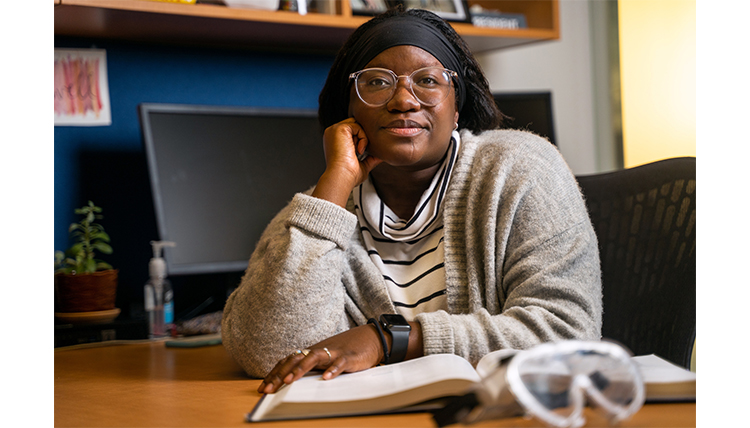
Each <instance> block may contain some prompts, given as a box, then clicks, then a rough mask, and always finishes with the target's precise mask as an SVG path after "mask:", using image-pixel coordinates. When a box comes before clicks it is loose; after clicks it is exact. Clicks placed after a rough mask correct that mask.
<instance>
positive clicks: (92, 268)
mask: <svg viewBox="0 0 750 428" xmlns="http://www.w3.org/2000/svg"><path fill="white" fill-rule="evenodd" d="M84 272H86V273H94V272H96V261H95V260H94V259H87V260H86V265H85V266H84Z"/></svg>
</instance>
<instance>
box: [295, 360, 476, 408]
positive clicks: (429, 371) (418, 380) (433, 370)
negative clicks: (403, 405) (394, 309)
mask: <svg viewBox="0 0 750 428" xmlns="http://www.w3.org/2000/svg"><path fill="white" fill-rule="evenodd" d="M447 379H466V380H469V381H472V382H479V375H478V374H477V373H476V371H475V370H474V368H473V367H472V366H471V364H470V363H469V362H468V361H466V360H465V359H463V358H461V357H459V356H456V355H452V354H436V355H428V356H425V357H421V358H416V359H413V360H408V361H404V362H402V363H398V364H391V365H387V366H378V367H373V368H371V369H368V370H364V371H361V372H356V373H344V374H342V375H339V376H338V377H336V378H334V379H332V380H323V379H322V378H321V376H320V375H316V376H309V377H304V378H302V379H300V380H298V381H296V382H294V383H293V384H292V385H291V386H290V387H288V388H289V391H288V392H286V396H285V397H284V402H287V403H291V402H296V403H304V402H318V403H320V402H343V401H355V400H367V399H370V398H374V397H378V396H382V395H389V394H394V393H396V392H399V391H405V390H409V389H413V388H416V387H419V386H422V385H427V384H431V383H434V382H438V381H441V380H447Z"/></svg>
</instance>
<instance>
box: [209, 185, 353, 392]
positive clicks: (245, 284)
mask: <svg viewBox="0 0 750 428" xmlns="http://www.w3.org/2000/svg"><path fill="white" fill-rule="evenodd" d="M356 222H357V220H356V216H355V215H354V214H352V213H350V212H348V211H347V210H345V209H344V208H341V207H338V206H337V205H335V204H332V203H330V202H327V201H323V200H320V199H317V198H314V197H312V196H308V195H306V194H302V193H300V194H297V195H295V197H294V198H293V200H292V201H291V202H290V204H289V205H288V206H287V207H286V208H284V209H283V210H282V211H281V212H280V213H279V214H278V215H277V216H276V217H275V218H274V219H273V220H272V221H271V223H270V224H269V225H268V226H267V228H266V230H265V231H264V233H263V235H262V236H261V238H260V240H259V242H258V245H257V247H256V249H255V251H254V252H253V255H252V256H251V258H250V261H249V264H248V268H247V271H246V272H245V275H244V276H243V278H242V281H241V283H240V285H239V287H238V288H237V289H236V290H235V291H234V292H233V293H232V294H231V295H230V296H229V299H228V300H227V302H226V305H225V308H224V314H223V318H222V326H221V334H222V342H223V344H224V346H225V348H226V349H227V351H228V352H229V354H230V355H231V356H232V357H233V358H234V359H235V360H236V361H237V362H238V363H239V364H240V366H242V368H243V369H244V370H245V371H246V372H247V373H248V374H249V375H250V376H252V377H264V376H265V375H266V374H267V373H268V372H269V371H270V370H271V369H272V368H273V366H274V365H275V364H276V363H277V362H278V361H279V360H281V359H282V358H283V357H284V356H286V355H288V354H289V353H291V352H292V351H293V350H295V349H301V348H305V347H306V346H309V345H311V344H314V343H317V342H319V341H321V340H323V339H326V338H328V337H330V336H332V335H334V334H336V333H339V332H341V331H343V330H346V329H347V328H349V324H350V322H349V320H348V318H347V316H346V312H345V307H344V306H345V300H346V297H345V291H344V287H342V286H341V276H342V274H341V272H342V269H345V268H346V258H345V255H344V253H345V251H346V248H347V245H348V244H349V241H350V239H351V236H352V234H353V233H355V230H356Z"/></svg>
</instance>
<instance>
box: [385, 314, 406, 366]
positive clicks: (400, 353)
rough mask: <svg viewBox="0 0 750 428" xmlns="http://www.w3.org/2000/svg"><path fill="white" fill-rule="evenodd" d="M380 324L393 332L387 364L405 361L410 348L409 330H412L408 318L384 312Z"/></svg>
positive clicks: (389, 331)
mask: <svg viewBox="0 0 750 428" xmlns="http://www.w3.org/2000/svg"><path fill="white" fill-rule="evenodd" d="M380 325H381V326H382V327H383V330H385V331H387V332H388V333H390V334H391V338H392V339H393V341H392V343H391V350H390V352H389V353H388V361H387V363H386V364H392V363H398V362H401V361H404V359H405V358H406V351H407V349H409V332H410V331H411V326H410V325H409V323H408V322H406V318H404V317H403V316H401V315H397V314H383V315H381V316H380Z"/></svg>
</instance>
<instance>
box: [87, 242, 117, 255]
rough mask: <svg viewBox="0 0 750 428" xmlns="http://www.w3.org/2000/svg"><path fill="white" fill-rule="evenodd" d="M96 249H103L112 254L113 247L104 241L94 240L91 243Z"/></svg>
mask: <svg viewBox="0 0 750 428" xmlns="http://www.w3.org/2000/svg"><path fill="white" fill-rule="evenodd" d="M91 246H92V247H94V249H96V250H99V251H101V252H102V253H104V254H112V247H111V246H110V245H109V244H107V243H104V242H94V243H93V244H91Z"/></svg>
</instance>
